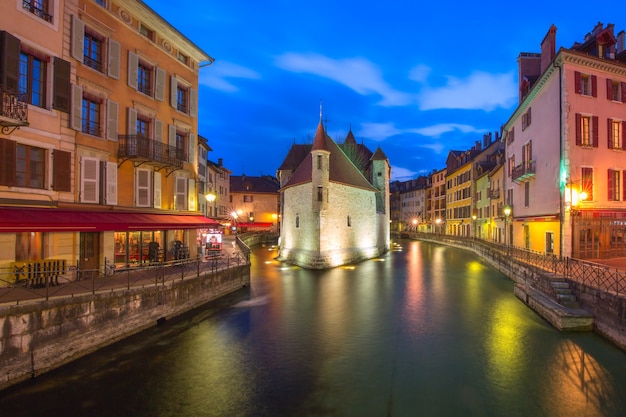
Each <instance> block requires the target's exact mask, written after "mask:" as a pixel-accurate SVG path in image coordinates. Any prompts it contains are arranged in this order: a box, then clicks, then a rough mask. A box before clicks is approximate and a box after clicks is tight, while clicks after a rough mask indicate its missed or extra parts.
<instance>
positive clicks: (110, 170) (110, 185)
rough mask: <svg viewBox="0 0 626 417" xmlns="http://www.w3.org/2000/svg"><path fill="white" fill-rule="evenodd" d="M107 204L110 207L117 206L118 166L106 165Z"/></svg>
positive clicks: (109, 163)
mask: <svg viewBox="0 0 626 417" xmlns="http://www.w3.org/2000/svg"><path fill="white" fill-rule="evenodd" d="M105 203H106V204H107V205H109V206H115V205H117V164H116V163H115V162H107V163H106V196H105Z"/></svg>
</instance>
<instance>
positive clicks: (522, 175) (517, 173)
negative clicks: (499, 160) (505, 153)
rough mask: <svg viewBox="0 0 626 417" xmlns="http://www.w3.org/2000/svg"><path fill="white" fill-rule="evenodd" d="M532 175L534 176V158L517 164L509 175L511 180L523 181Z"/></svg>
mask: <svg viewBox="0 0 626 417" xmlns="http://www.w3.org/2000/svg"><path fill="white" fill-rule="evenodd" d="M534 176H535V161H534V160H531V161H528V162H523V163H521V164H519V165H518V166H516V167H515V168H513V173H512V175H511V177H512V179H513V181H524V180H526V179H528V178H530V177H534Z"/></svg>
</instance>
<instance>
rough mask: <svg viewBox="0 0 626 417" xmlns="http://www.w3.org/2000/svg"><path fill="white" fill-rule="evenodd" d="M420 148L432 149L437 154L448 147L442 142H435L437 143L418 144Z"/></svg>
mask: <svg viewBox="0 0 626 417" xmlns="http://www.w3.org/2000/svg"><path fill="white" fill-rule="evenodd" d="M417 146H419V147H420V148H424V149H430V150H431V151H433V152H434V153H436V154H440V153H441V152H443V150H444V149H446V146H445V145H444V144H443V143H441V142H435V143H422V144H420V145H417Z"/></svg>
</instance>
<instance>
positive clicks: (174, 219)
mask: <svg viewBox="0 0 626 417" xmlns="http://www.w3.org/2000/svg"><path fill="white" fill-rule="evenodd" d="M216 225H218V223H217V222H216V221H215V220H212V219H209V218H206V217H203V216H197V215H195V216H194V215H186V214H153V213H132V212H117V211H77V210H60V209H39V208H0V233H17V232H103V231H118V232H123V231H130V230H172V229H204V228H208V227H215V226H216Z"/></svg>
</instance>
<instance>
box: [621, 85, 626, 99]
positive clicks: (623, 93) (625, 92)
mask: <svg viewBox="0 0 626 417" xmlns="http://www.w3.org/2000/svg"><path fill="white" fill-rule="evenodd" d="M620 93H621V96H622V97H621V98H622V100H621V101H622V103H626V83H620Z"/></svg>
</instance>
